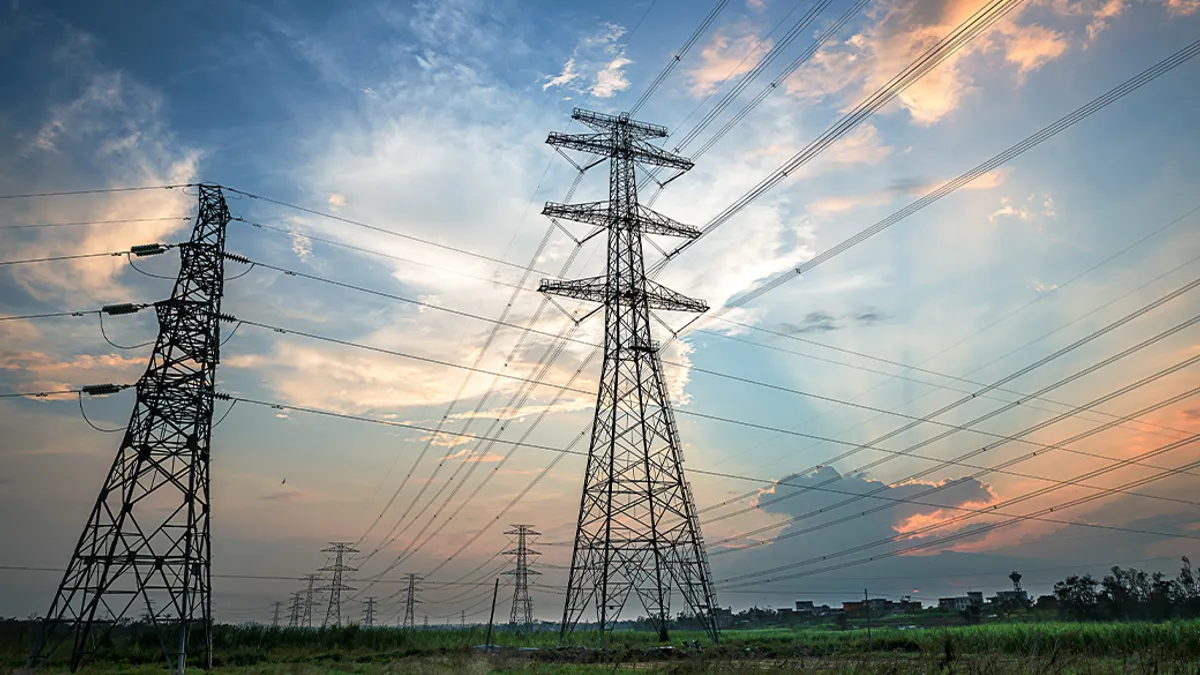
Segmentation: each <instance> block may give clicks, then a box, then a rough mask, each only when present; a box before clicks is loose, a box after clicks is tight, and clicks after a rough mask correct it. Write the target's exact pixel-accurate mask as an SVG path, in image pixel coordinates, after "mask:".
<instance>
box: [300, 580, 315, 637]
mask: <svg viewBox="0 0 1200 675" xmlns="http://www.w3.org/2000/svg"><path fill="white" fill-rule="evenodd" d="M304 579H305V580H306V581H308V587H307V588H306V589H305V591H304V616H303V617H301V619H300V621H301V625H302V626H304V627H305V628H312V623H313V607H316V604H317V600H316V590H317V588H316V583H317V575H315V574H307V575H305V577H304Z"/></svg>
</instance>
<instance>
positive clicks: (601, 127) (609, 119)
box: [571, 108, 667, 138]
mask: <svg viewBox="0 0 1200 675" xmlns="http://www.w3.org/2000/svg"><path fill="white" fill-rule="evenodd" d="M571 119H573V120H576V121H577V122H580V123H582V124H584V125H585V126H588V127H591V128H592V129H595V130H596V131H610V130H612V129H615V128H617V127H624V128H626V129H628V130H629V134H630V135H631V136H634V137H637V138H666V137H667V128H666V127H664V126H663V125H661V124H651V123H650V122H641V121H639V120H635V119H631V118H630V117H629V114H628V113H622V114H620V115H609V114H606V113H602V112H596V111H594V110H585V109H583V108H576V109H575V110H573V111H571Z"/></svg>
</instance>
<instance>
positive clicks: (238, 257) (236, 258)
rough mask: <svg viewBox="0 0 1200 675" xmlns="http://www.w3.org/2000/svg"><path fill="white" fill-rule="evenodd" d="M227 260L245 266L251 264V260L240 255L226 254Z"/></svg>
mask: <svg viewBox="0 0 1200 675" xmlns="http://www.w3.org/2000/svg"><path fill="white" fill-rule="evenodd" d="M225 259H226V260H232V261H233V262H239V263H242V264H243V265H249V264H250V259H249V258H247V257H246V256H244V255H242V254H240V253H225Z"/></svg>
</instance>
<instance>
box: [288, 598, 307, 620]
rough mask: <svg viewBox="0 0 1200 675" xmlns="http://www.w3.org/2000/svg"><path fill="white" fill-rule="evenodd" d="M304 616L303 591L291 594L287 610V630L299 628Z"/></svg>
mask: <svg viewBox="0 0 1200 675" xmlns="http://www.w3.org/2000/svg"><path fill="white" fill-rule="evenodd" d="M303 616H304V591H296V592H295V593H292V606H291V607H290V608H289V609H288V628H299V627H300V621H301V618H302V617H303Z"/></svg>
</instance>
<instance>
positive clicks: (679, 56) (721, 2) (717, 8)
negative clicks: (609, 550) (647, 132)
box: [629, 0, 729, 115]
mask: <svg viewBox="0 0 1200 675" xmlns="http://www.w3.org/2000/svg"><path fill="white" fill-rule="evenodd" d="M727 4H729V0H717V4H715V5H713V8H712V9H711V10H709V12H708V14H707V15H706V16H705V17H704V19H703V20H702V21H701V22H700V25H699V26H697V27H696V30H694V31H692V34H691V36H690V37H688V39H687V40H686V41H685V42H684V43H683V45H682V46H681V47H680V48H679V49H677V50H675V53H674V54H672V55H671V58H670V60H668V61H667V65H665V66H663V69H662V71H660V72H659V74H658V75H657V76H656V77H655V78H654V80H653V81H651V82H650V86H649V87H647V88H646V91H644V92H642V95H641V96H640V97H639V98H638V100H637V102H636V103H634V104H633V107H632V108H630V109H629V114H630V115H635V114H637V111H638V110H641V108H642V106H643V105H645V104H646V102H647V101H649V100H650V97H651V96H653V95H654V92H655V91H657V90H658V88H659V87H660V86H661V85H662V83H663V82H664V81H665V80H666V79H667V78H668V77H669V76H670V75H671V71H673V70H675V66H678V65H679V63H680V61H682V60H683V57H684V56H686V55H687V53H688V51H690V50H691V48H692V47H694V46H695V44H696V42H697V41H699V40H700V37H701V36H702V35H704V33H705V32H707V31H708V29H709V27H710V26H712V23H713V21H715V20H716V18H717V15H718V14H720V13H721V10H723V9H725V5H727ZM651 6H653V3H651ZM646 12H647V13H649V12H650V9H649V8H647V9H646ZM642 18H643V19H644V18H645V15H643V16H642ZM638 23H639V25H640V24H641V22H640V21H639V22H638Z"/></svg>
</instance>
